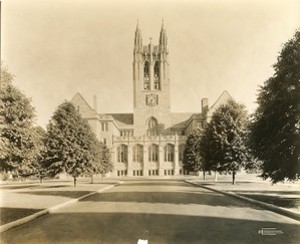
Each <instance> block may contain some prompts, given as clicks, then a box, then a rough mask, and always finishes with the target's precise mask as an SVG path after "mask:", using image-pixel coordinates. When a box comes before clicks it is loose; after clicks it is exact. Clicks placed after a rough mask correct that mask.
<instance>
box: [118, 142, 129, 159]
mask: <svg viewBox="0 0 300 244" xmlns="http://www.w3.org/2000/svg"><path fill="white" fill-rule="evenodd" d="M117 153H118V162H119V163H127V146H126V145H120V146H119V147H118V150H117Z"/></svg>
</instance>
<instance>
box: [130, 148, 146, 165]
mask: <svg viewBox="0 0 300 244" xmlns="http://www.w3.org/2000/svg"><path fill="white" fill-rule="evenodd" d="M132 153H133V162H139V163H142V162H143V156H144V152H143V146H142V145H135V146H134V147H133V149H132Z"/></svg>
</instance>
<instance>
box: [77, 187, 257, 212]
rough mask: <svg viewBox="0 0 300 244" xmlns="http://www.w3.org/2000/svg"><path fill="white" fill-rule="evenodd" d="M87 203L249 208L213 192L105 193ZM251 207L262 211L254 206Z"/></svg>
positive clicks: (93, 197) (89, 198)
mask: <svg viewBox="0 0 300 244" xmlns="http://www.w3.org/2000/svg"><path fill="white" fill-rule="evenodd" d="M86 201H89V202H91V201H93V202H134V203H169V204H197V205H210V206H223V207H241V205H244V206H246V205H247V206H249V204H248V203H244V202H240V201H237V200H236V199H232V198H229V197H226V196H224V195H221V194H215V193H211V192H198V193H197V192H196V193H194V192H178V191H177V192H103V193H98V194H95V195H93V196H90V197H88V198H85V199H82V200H81V202H86ZM251 207H252V208H254V209H260V208H258V207H256V206H254V205H253V206H252V205H251Z"/></svg>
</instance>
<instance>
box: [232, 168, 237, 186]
mask: <svg viewBox="0 0 300 244" xmlns="http://www.w3.org/2000/svg"><path fill="white" fill-rule="evenodd" d="M235 174H236V173H235V170H233V171H232V185H235Z"/></svg>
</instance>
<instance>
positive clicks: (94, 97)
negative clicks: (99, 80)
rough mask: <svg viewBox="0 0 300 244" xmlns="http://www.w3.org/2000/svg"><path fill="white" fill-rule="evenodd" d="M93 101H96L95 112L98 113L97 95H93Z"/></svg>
mask: <svg viewBox="0 0 300 244" xmlns="http://www.w3.org/2000/svg"><path fill="white" fill-rule="evenodd" d="M93 102H94V107H93V108H94V110H95V112H96V113H97V112H98V111H97V96H96V95H94V96H93Z"/></svg>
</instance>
